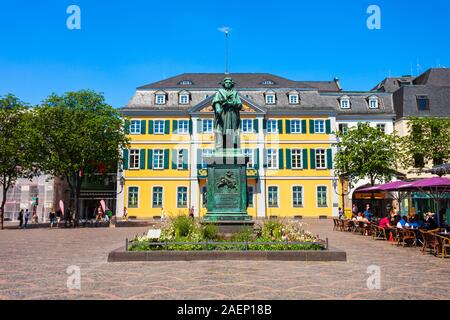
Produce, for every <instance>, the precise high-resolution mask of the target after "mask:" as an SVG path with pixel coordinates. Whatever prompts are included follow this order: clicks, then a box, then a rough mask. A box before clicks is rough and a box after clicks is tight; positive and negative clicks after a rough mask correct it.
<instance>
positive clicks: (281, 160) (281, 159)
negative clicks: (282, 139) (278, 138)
mask: <svg viewBox="0 0 450 320" xmlns="http://www.w3.org/2000/svg"><path fill="white" fill-rule="evenodd" d="M278 169H284V157H283V149H278Z"/></svg>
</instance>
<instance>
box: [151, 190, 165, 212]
mask: <svg viewBox="0 0 450 320" xmlns="http://www.w3.org/2000/svg"><path fill="white" fill-rule="evenodd" d="M155 188H161V206H156V207H155V205H154V202H153V200H155ZM151 205H152V208H164V187H163V186H152V203H151Z"/></svg>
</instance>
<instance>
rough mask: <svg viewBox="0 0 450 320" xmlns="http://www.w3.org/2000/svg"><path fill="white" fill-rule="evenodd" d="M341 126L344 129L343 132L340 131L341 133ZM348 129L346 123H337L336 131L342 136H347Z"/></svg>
mask: <svg viewBox="0 0 450 320" xmlns="http://www.w3.org/2000/svg"><path fill="white" fill-rule="evenodd" d="M341 126H342V128H345V130H342V131H341V128H340V127H341ZM348 129H349V125H348V123H339V124H338V131H339V132H341V133H342V134H347V132H348ZM344 131H345V132H344Z"/></svg>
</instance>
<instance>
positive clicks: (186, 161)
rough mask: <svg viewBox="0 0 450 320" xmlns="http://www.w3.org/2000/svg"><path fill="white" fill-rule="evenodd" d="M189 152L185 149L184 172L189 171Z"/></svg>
mask: <svg viewBox="0 0 450 320" xmlns="http://www.w3.org/2000/svg"><path fill="white" fill-rule="evenodd" d="M188 161H189V158H188V150H187V149H183V170H187V169H188Z"/></svg>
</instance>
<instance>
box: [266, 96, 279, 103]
mask: <svg viewBox="0 0 450 320" xmlns="http://www.w3.org/2000/svg"><path fill="white" fill-rule="evenodd" d="M269 97H271V99H273V100H272V102H270V101H269ZM276 100H277V98H276V95H275V93H268V94H266V104H275V103H276Z"/></svg>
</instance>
